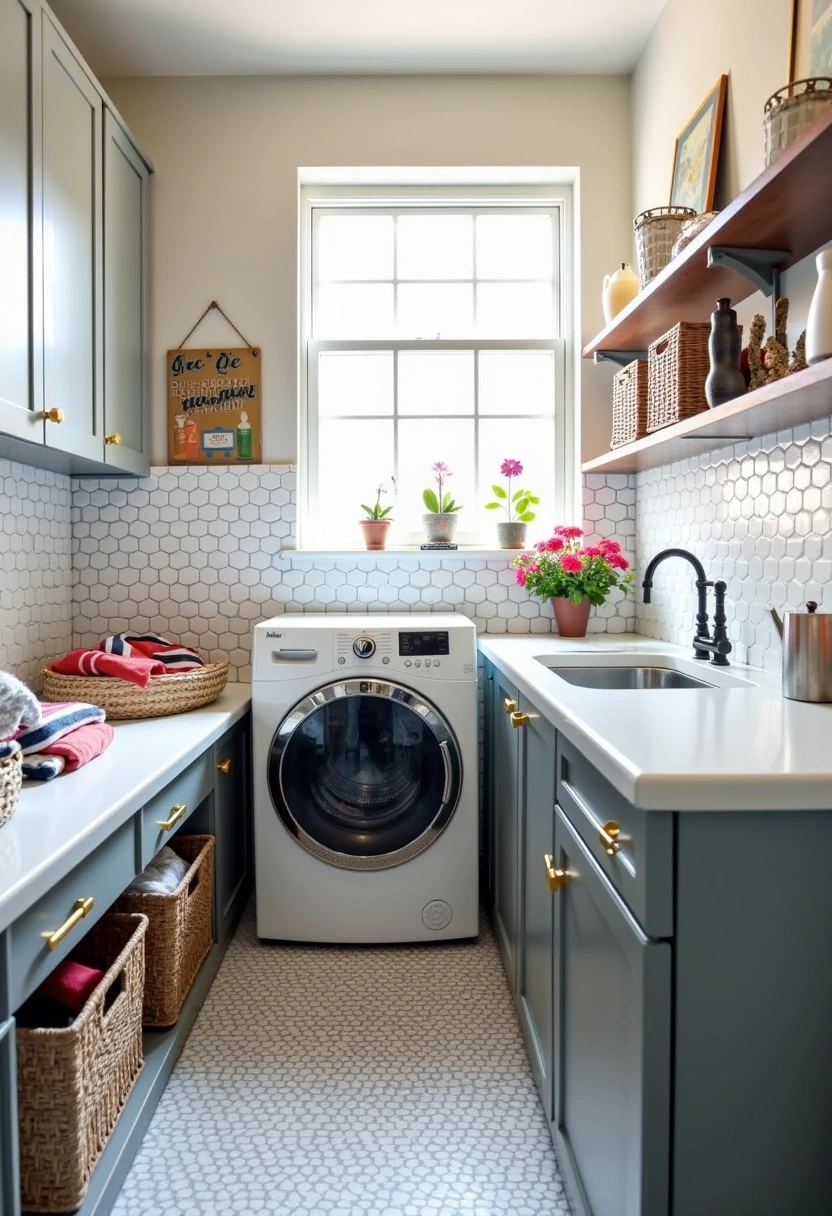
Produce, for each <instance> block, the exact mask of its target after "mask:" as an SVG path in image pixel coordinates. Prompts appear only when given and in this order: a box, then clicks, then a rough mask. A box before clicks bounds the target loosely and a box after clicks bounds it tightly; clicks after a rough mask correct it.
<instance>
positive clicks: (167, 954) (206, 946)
mask: <svg viewBox="0 0 832 1216" xmlns="http://www.w3.org/2000/svg"><path fill="white" fill-rule="evenodd" d="M169 847H170V848H171V849H173V851H174V853H177V854H178V855H179V856H180V857H181V858H183V860H185V861H188V862H190V865H189V867H188V872H187V874H186V875H185V877H184V878H183V879H182V881H181V882H180V884H179V886H178V887H177V888H176V890H175V891H171V892H170V894H165V895H162V894H159V895H156V894H152V893H150V892H148V893H142V892H139V891H125V892H124V893H123V894H122V895H120V896H119V898H118V900H117V901H116V903H115V905H114V906H115V908H116V909H117V911H119V912H142V913H144V915H145V916H146V917H147V919H148V921H149V924H148V928H147V938H146V940H145V981H144V1011H143V1013H142V1021H143V1022H144V1025H145V1026H172V1025H173V1024H174V1022H175V1021H176V1019H177V1018H178V1017H179V1011H180V1010H181V1008H182V1004H183V1002H184V1000H185V997H186V996H187V995H188V992H189V991H190V987H191V984H192V983H193V982H194V980H195V979H196V974H197V972H198V971H199V969H200V967H201V966H202V963H203V960H204V958H205V956H206V954H207V953H208V951H209V950H210V949H211V944H212V941H213V936H212V932H211V911H212V908H213V889H214V837H213V836H176V837H174V839H173V840H171V842H170V846H169Z"/></svg>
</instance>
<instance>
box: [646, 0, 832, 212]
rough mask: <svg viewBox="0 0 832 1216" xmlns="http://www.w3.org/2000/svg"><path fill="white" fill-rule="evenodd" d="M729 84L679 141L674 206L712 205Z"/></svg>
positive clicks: (714, 92) (723, 80) (720, 84)
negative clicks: (723, 113)
mask: <svg viewBox="0 0 832 1216" xmlns="http://www.w3.org/2000/svg"><path fill="white" fill-rule="evenodd" d="M829 2H830V4H832V0H829ZM727 87H728V77H727V76H720V78H719V80H718V81H717V82H716V84H715V85H714V87H713V88H712V89H711V91H710V92H709V93H708V96H707V97H706V98H705V100H704V101H703V102H702V104H701V106H700V107H699V109H698V110H697V111H696V113H695V114H694V115H693V117H692V118H691V119H690V120H689V122H688V123H687V125H686V126H685V128H684V130H683V131H682V132H681V133H680V135H679V137H678V139H677V140H676V152H675V155H674V158H673V179H672V181H671V185H670V205H671V207H693V209H694V211H696V213H697V215H701V214H702V212H703V211H710V210H711V209H712V207H713V204H714V188H715V186H716V169H717V164H718V162H719V141H720V138H721V136H722V112H723V110H724V109H725V93H726V90H727Z"/></svg>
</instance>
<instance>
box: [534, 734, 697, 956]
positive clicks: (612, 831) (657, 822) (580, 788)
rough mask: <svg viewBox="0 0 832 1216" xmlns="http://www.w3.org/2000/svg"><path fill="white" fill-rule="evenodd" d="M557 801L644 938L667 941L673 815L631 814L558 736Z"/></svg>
mask: <svg viewBox="0 0 832 1216" xmlns="http://www.w3.org/2000/svg"><path fill="white" fill-rule="evenodd" d="M557 800H558V804H559V805H560V807H561V808H562V810H563V812H564V813H565V815H566V816H567V818H568V819H569V821H570V823H572V825H573V826H574V828H575V830H576V832H577V833H578V835H579V836H580V837H581V839H582V840H583V841H584V843H585V844H586V846H587V848H588V849H589V851H590V853H591V854H592V856H593V857H594V858H595V860H596V861H597V862H598V864H599V865H600V866H601V868H602V870H603V871H604V873H605V874H606V875H607V877H608V878H609V880H610V882H611V883H612V884H613V886H614V887H615V889H616V890H617V891H618V893H619V895H620V896H621V897H622V899H623V900H624V902H625V903H626V904H627V906H628V907H629V909H630V910H631V912H632V913H633V915H634V916H635V917H636V919H637V920H638V921H639V922H640V923H641V925H642V927H643V929H644V931H645V933H646V934H647V935H648V937H670V936H672V934H673V816H672V815H671V814H669V813H662V814H657V813H656V812H651V811H639V810H636V809H635V807H633V806H632V805H631V804H630V803H629V802H628V801H627V800H626V798H622V796H621V794H619V793H618V791H617V790H615V789H614V788H613V787H612V785H610V783H609V781H607V779H606V777H602V776H601V774H600V773H599V772H598V771H597V769H595V768H594V767H593V766H592V765H591V764H590V763H589V761H588V760H587V759H586V758H585V757H584V756H582V755H581V753H580V752H579V751H578V750H577V748H575V747H574V746H573V745H572V744H571V743H570V742H569V741H568V740H567V739H565V738H564V737H563V735H561V734H559V735H558V759H557ZM616 829H618V830H617V831H616Z"/></svg>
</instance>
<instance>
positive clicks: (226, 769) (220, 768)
mask: <svg viewBox="0 0 832 1216" xmlns="http://www.w3.org/2000/svg"><path fill="white" fill-rule="evenodd" d="M217 772H218V773H230V772H231V759H230V758H229V759H228V760H220V762H219V764H218V765H217Z"/></svg>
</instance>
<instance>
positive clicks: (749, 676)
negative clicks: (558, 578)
mask: <svg viewBox="0 0 832 1216" xmlns="http://www.w3.org/2000/svg"><path fill="white" fill-rule="evenodd" d="M479 647H480V650H481V651H482V653H483V654H484V655H485V656H486V657H487V658H489V659H491V660H492V662H493V663H495V664H496V666H498V667H499V668H500V670H501V671H502V672H503V673H504V674H505V675H506V676H507V677H508V678H509V679H510V680H511V681H512V682H513V683H514V684H516V685H517V687H518V688H519V690H520V692H521V694H522V695H524V696H526V697H528V698H530V699H531V700H532V701H534V702H535V703H536V705H537V707H538V708H539V709H540V711H541V712H542V713H544V714H545V715H546V717H547V719H548V720H549V721H550V722H551V723H552V724H553V726H555V728H556V729H557V730H559V731H562V732H563V734H564V735H565V736H566V737H567V738H568V739H569V740H571V742H572V743H574V744H575V746H576V747H578V748H579V749H580V750H581V751H582V752H583V753H584V755H585V756H586V757H587V759H589V760H590V761H591V762H592V763H593V764H594V765H595V767H596V768H597V769H599V771H600V772H602V773H603V774H604V776H605V777H607V778H608V780H609V781H611V782H612V784H613V785H614V786H615V788H616V789H617V790H619V791H620V792H621V793H622V794H623V795H624V797H625V798H627V799H628V800H629V801H630V802H632V803H633V804H634V805H635V806H637V807H641V808H642V809H644V810H671V811H715V810H734V811H736V810H828V809H832V705H812V704H808V703H805V702H801V701H787V700H786V699H785V698H783V697H782V696H781V694H780V677H779V675H778V674H775V673H773V672H767V671H760V670H758V669H756V668H751V667H743V666H741V665H739V664H734V663H732V664H731V665H730V666H729V667H726V668H714V667H712V665H711V664H710V663H705V662H697V661H695V660H693V659H692V657H691V650H690V649H689V648H683V647H680V646H673V645H671V644H670V643H668V642H660V641H657V640H656V639H654V638H646V637H640V636H638V635H637V634H614V635H613V634H590V635H589V636H588V637H586V638H583V639H579V640H571V639H561V638H558V637H549V636H538V637H515V638H507V637H492V636H489V635H488V634H484V635H482V636H481V637H480V639H479ZM592 652H599V653H601V654H603V653H606V654H608V655H613V654H615V653H619V654H621V653H642V654H646V655H667V656H669V657H671V658H674V659H676V660H690V664H689V666H687V665H686V666H685V670H687V671H690V673H691V674H692V675H695V676H698V677H699V678H700V679H702V680H711V679H713V680H715V681H718V680H719V678H720V673H723V672H724V673H726V674H727V675H729V676H733V677H736V678H739V679H742V680H745V681H748V684H747V686H744V687H739V688H736V687H734V688H730V687H723V688H719V687H716V688H707V689H645V690H632V691H610V690H596V689H588V688H580V687H576V686H574V685H571V684H568V683H566V682H565V681H563V680H561V679H559V678H558V677H556V676H554V675H553V674H552V673H551V672H549V671H547V670H546V668H545V667H544V666H543V665H542V664H541V663H538V662H537V661H536V658H535V656H537V655H556V654H563V655H566V654H590V653H592Z"/></svg>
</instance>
